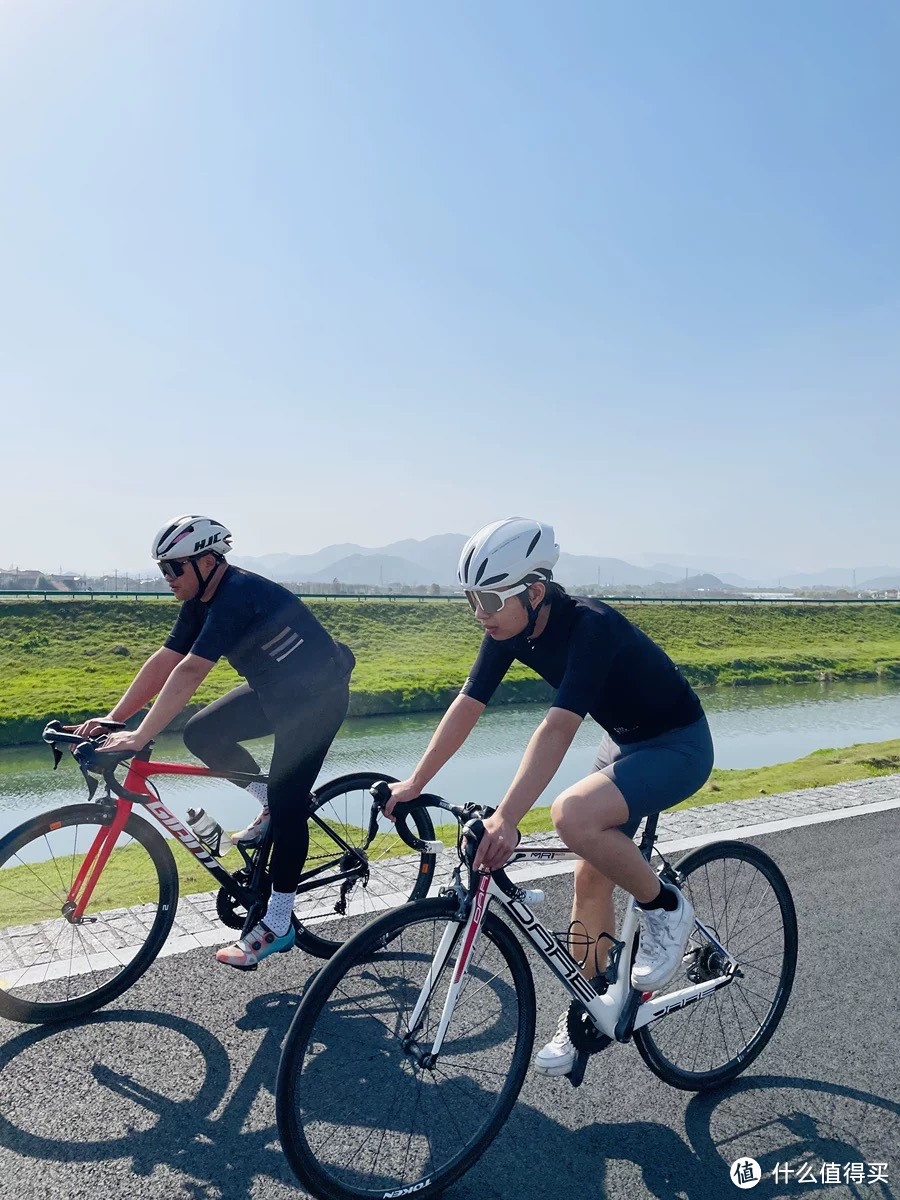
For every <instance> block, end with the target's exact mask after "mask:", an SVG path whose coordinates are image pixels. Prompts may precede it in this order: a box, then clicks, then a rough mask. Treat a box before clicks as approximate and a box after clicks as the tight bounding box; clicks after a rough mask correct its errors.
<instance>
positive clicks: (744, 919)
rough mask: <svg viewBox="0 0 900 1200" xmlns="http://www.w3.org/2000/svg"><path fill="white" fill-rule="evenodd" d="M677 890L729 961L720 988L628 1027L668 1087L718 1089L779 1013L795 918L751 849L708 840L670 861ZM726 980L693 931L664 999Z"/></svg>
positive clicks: (769, 868) (762, 857) (776, 880)
mask: <svg viewBox="0 0 900 1200" xmlns="http://www.w3.org/2000/svg"><path fill="white" fill-rule="evenodd" d="M676 870H677V871H678V873H679V874H680V875H681V876H683V883H682V885H681V886H682V891H683V892H684V894H685V895H686V896H687V897H688V898H689V899H690V901H691V903H692V904H693V906H694V913H695V915H696V917H697V920H698V921H700V922H702V924H704V925H705V926H706V927H707V928H708V929H709V930H710V932H712V933H713V934H714V935H715V937H716V938H717V939H718V940H719V941H720V942H721V944H722V945H723V946H724V947H725V949H726V950H727V951H728V953H729V954H730V955H731V956H732V957H733V958H734V959H736V961H737V964H738V971H737V972H736V973H735V975H734V976H733V977H732V979H731V981H730V982H729V983H728V984H726V985H725V986H723V987H721V988H720V989H719V990H717V991H714V992H711V993H708V994H707V995H706V996H704V997H703V998H702V999H701V1000H699V1001H697V1003H696V1004H691V1005H690V1006H689V1007H686V1008H682V1009H676V1010H674V1011H673V1012H670V1013H667V1014H666V1015H665V1016H664V1017H661V1018H658V1019H657V1020H656V1021H654V1022H653V1023H652V1024H650V1025H645V1026H643V1027H642V1028H641V1029H638V1030H636V1031H635V1034H634V1041H635V1045H636V1046H637V1048H638V1051H639V1052H640V1055H641V1057H642V1058H643V1060H644V1062H645V1063H646V1064H647V1066H648V1067H649V1068H650V1069H651V1071H653V1072H655V1074H657V1075H658V1076H659V1077H660V1079H664V1080H665V1081H666V1083H669V1084H671V1085H672V1086H673V1087H677V1088H683V1089H684V1090H686V1091H703V1090H705V1089H707V1088H713V1087H720V1086H721V1085H722V1084H725V1083H728V1082H729V1081H730V1080H732V1079H734V1078H735V1076H737V1075H739V1074H740V1073H741V1071H743V1070H744V1068H745V1067H747V1066H749V1065H750V1063H751V1062H752V1061H753V1060H754V1058H756V1056H757V1055H758V1054H759V1053H760V1051H761V1050H762V1049H763V1047H764V1046H765V1045H766V1043H767V1042H768V1041H769V1039H770V1038H771V1036H772V1034H773V1033H774V1032H775V1030H776V1028H777V1026H778V1022H779V1021H780V1020H781V1015H782V1013H783V1012H784V1008H785V1005H786V1004H787V1002H788V997H789V996H790V994H791V987H792V986H793V982H794V971H795V969H796V965H797V916H796V913H795V911H794V902H793V900H792V898H791V893H790V889H789V888H788V885H787V882H786V881H785V878H784V876H783V875H782V873H781V871H780V870H779V869H778V867H777V866H776V865H775V863H774V862H773V861H772V860H771V858H769V856H768V855H767V854H764V853H763V851H762V850H760V849H758V848H757V847H756V846H752V845H749V844H746V843H744V842H713V843H712V844H711V845H709V846H702V847H701V848H700V849H699V850H695V851H694V852H693V853H692V854H689V855H688V856H687V858H685V859H683V860H682V861H681V862H680V863H678V864H677V866H676ZM724 974H725V970H724V963H723V961H722V958H721V954H720V953H719V951H717V949H716V948H715V947H714V946H713V944H712V943H711V942H710V941H709V939H708V938H706V937H704V936H703V935H702V934H701V933H700V931H699V930H697V929H696V928H695V930H694V933H693V934H692V935H691V939H690V941H689V943H688V946H687V950H686V951H685V956H684V960H683V962H682V965H681V968H680V970H679V973H678V974H677V975H676V976H675V978H674V979H673V980H672V981H671V982H670V983H669V984H667V986H666V987H665V988H664V989H662V994H663V995H664V994H665V993H666V992H670V991H677V990H679V989H680V988H684V987H689V986H690V985H691V984H693V983H698V982H701V981H703V980H709V979H714V978H716V977H717V976H723V975H724Z"/></svg>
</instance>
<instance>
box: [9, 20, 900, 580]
mask: <svg viewBox="0 0 900 1200" xmlns="http://www.w3.org/2000/svg"><path fill="white" fill-rule="evenodd" d="M898 56H900V9H898V8H897V6H896V5H895V4H893V3H890V2H888V0H869V2H867V3H866V4H865V5H857V6H849V5H847V4H846V3H843V2H841V3H830V2H828V0H816V2H812V0H809V2H803V0H794V2H793V3H791V4H790V5H783V4H780V3H753V4H750V3H744V4H727V5H726V4H721V3H719V2H708V3H691V2H687V3H683V4H678V5H673V4H671V3H662V2H658V3H657V2H650V0H647V2H644V3H641V4H637V5H621V4H605V3H601V2H599V0H598V2H596V3H590V4H588V3H584V4H582V3H553V4H550V3H543V4H533V3H523V2H521V0H517V2H515V3H506V2H503V3H501V2H494V3H490V2H489V3H486V4H485V3H472V2H462V3H460V2H455V3H452V4H450V3H444V2H441V3H434V4H422V3H418V2H417V3H406V2H402V3H401V2H397V0H390V2H388V0H382V2H380V3H362V2H357V0H354V2H353V3H347V2H340V3H337V2H334V3H332V2H329V3H325V2H324V0H323V2H321V3H317V4H305V3H300V2H298V0H266V3H263V4H251V3H234V2H231V3H229V2H227V0H193V2H192V3H191V4H185V3H183V2H182V0H177V2H171V3H170V2H166V0H154V3H152V4H141V5H138V4H129V5H123V4H121V3H118V2H116V0H110V2H104V3H100V2H94V0H79V3H78V4H77V5H72V4H66V3H62V2H58V3H44V2H42V0H29V2H28V3H25V2H24V0H19V2H18V3H8V4H5V5H3V6H2V7H0V163H2V170H3V181H2V186H0V223H2V224H0V228H2V230H3V236H2V238H0V398H2V403H3V410H4V417H3V431H4V436H3V439H2V445H3V464H4V465H3V471H2V473H0V502H2V511H3V513H4V518H3V520H2V522H0V566H6V565H8V564H9V563H17V564H18V565H19V566H21V567H30V566H43V567H44V568H46V569H55V568H56V567H57V566H59V565H60V564H62V565H64V566H66V567H70V568H75V569H87V570H92V571H93V570H106V569H111V568H112V567H113V566H120V567H126V566H127V567H129V568H134V567H135V566H140V565H141V564H142V562H143V560H144V556H145V555H146V546H147V544H148V543H149V539H150V536H151V535H152V533H153V532H154V530H155V529H156V528H157V526H159V525H160V524H161V523H162V522H163V521H164V520H165V519H166V518H167V517H169V516H170V515H172V514H173V513H176V512H180V511H183V510H189V511H204V510H208V511H211V512H213V513H214V514H215V515H217V516H219V517H220V518H221V519H222V520H224V521H226V522H227V523H228V524H230V525H231V527H232V528H233V529H234V530H235V534H236V538H235V542H236V546H239V548H240V550H241V552H242V553H246V554H264V553H270V552H275V551H290V552H307V551H311V550H315V549H318V548H319V547H320V546H322V545H324V544H326V543H329V542H338V541H351V542H359V543H362V544H367V545H379V544H384V543H387V542H389V541H392V540H395V539H399V538H404V537H426V536H428V535H429V534H432V533H441V532H448V531H453V532H469V531H471V530H473V529H474V528H476V527H477V526H479V525H481V524H483V523H484V522H486V521H489V520H492V519H496V518H497V517H500V516H505V515H509V514H511V513H522V514H525V515H532V514H533V515H536V516H540V517H542V518H543V519H545V520H550V521H552V522H553V523H554V524H555V526H556V528H557V532H558V536H559V539H560V541H561V542H562V543H563V545H564V548H565V549H568V550H571V551H573V552H576V553H596V554H608V555H613V556H619V557H624V558H630V559H632V560H633V559H635V558H637V557H638V556H639V555H640V554H642V553H647V552H659V553H661V554H666V553H668V554H674V553H678V552H682V553H685V554H688V553H690V554H694V555H698V554H699V555H708V556H709V558H710V561H711V562H713V563H715V562H717V561H723V562H724V561H725V560H726V559H727V560H728V561H729V562H732V563H733V562H734V561H736V560H737V561H744V560H747V561H763V562H765V563H771V564H774V565H776V566H783V567H784V568H789V567H793V568H797V569H812V568H817V567H824V566H829V565H850V566H852V565H860V566H862V565H864V564H868V563H875V562H878V563H898V562H900V545H898V519H897V510H898V475H900V473H898V450H897V445H898V432H900V405H898V398H900V337H898V333H900V282H898V280H900V227H898V221H897V213H898V211H900V133H898V130H900V81H898V80H900V76H898V72H897V70H896V63H897V61H898Z"/></svg>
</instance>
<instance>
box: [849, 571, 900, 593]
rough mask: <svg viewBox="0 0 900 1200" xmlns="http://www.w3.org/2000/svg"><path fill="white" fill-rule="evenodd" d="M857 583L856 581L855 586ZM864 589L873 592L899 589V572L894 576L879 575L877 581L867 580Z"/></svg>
mask: <svg viewBox="0 0 900 1200" xmlns="http://www.w3.org/2000/svg"><path fill="white" fill-rule="evenodd" d="M858 584H859V581H858V580H857V585H858ZM865 587H866V589H867V590H868V589H871V590H872V591H873V592H880V591H884V590H885V588H900V572H898V573H897V574H896V575H880V576H879V577H878V578H877V579H867V580H866V582H865Z"/></svg>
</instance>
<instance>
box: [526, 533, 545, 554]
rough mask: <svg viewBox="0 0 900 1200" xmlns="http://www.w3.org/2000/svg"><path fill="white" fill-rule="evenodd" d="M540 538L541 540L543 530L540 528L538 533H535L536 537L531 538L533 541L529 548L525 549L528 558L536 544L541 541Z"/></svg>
mask: <svg viewBox="0 0 900 1200" xmlns="http://www.w3.org/2000/svg"><path fill="white" fill-rule="evenodd" d="M540 540H541V531H540V529H539V530H538V531H537V533H536V534H535V535H534V537H533V538H532V539H531V542H530V543H529V546H528V549H527V550H526V551H525V557H526V558H528V556H529V555H530V554H531V552H532V550H533V549H534V548H535V546H536V545H537V544H538V542H539V541H540Z"/></svg>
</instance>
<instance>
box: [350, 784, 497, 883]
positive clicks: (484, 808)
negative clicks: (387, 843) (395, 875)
mask: <svg viewBox="0 0 900 1200" xmlns="http://www.w3.org/2000/svg"><path fill="white" fill-rule="evenodd" d="M369 794H370V795H371V797H372V799H373V800H374V801H375V803H376V804H377V805H378V807H379V808H380V809H382V811H383V810H384V806H385V805H386V804H387V802H388V801H389V800H390V798H391V789H390V787H389V786H388V784H386V783H385V782H383V781H380V782H379V783H375V784H373V785H372V786H371V787H370V788H369ZM417 808H440V809H442V810H443V811H444V812H449V813H452V815H453V816H454V817H456V820H457V821H458V822H459V824H460V825H461V826H462V836H463V837H464V838H465V846H464V848H463V855H464V857H465V860H466V862H467V863H468V865H469V866H470V867H471V866H472V863H473V861H474V859H475V851H476V850H477V849H478V843H479V842H480V841H481V837H482V834H483V833H484V824H483V822H484V818H485V817H489V816H491V814H492V813H493V812H495V809H493V808H490V807H489V806H488V805H485V804H482V805H478V804H465V805H462V806H460V805H458V804H448V803H447V801H446V800H444V799H442V797H440V796H433V795H430V794H429V793H428V792H423V793H422V794H421V795H420V796H419V797H418V798H417V799H415V800H402V801H400V802H399V803H398V804H395V805H394V810H393V812H392V813H391V816H392V817H393V818H394V820H395V822H396V826H397V833H398V835H399V836H400V838H401V840H402V841H404V842H405V843H406V845H407V846H409V847H410V849H411V850H417V851H419V853H422V852H423V851H426V850H428V849H429V848H430V847H429V843H428V842H423V841H422V839H421V838H418V837H416V835H415V834H414V833H412V832H411V831H410V828H409V826H408V825H407V819H408V817H409V815H410V813H412V812H414V811H415V809H417ZM519 836H520V837H521V834H520V835H519ZM494 874H495V875H497V874H498V872H496V871H495V872H494Z"/></svg>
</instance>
